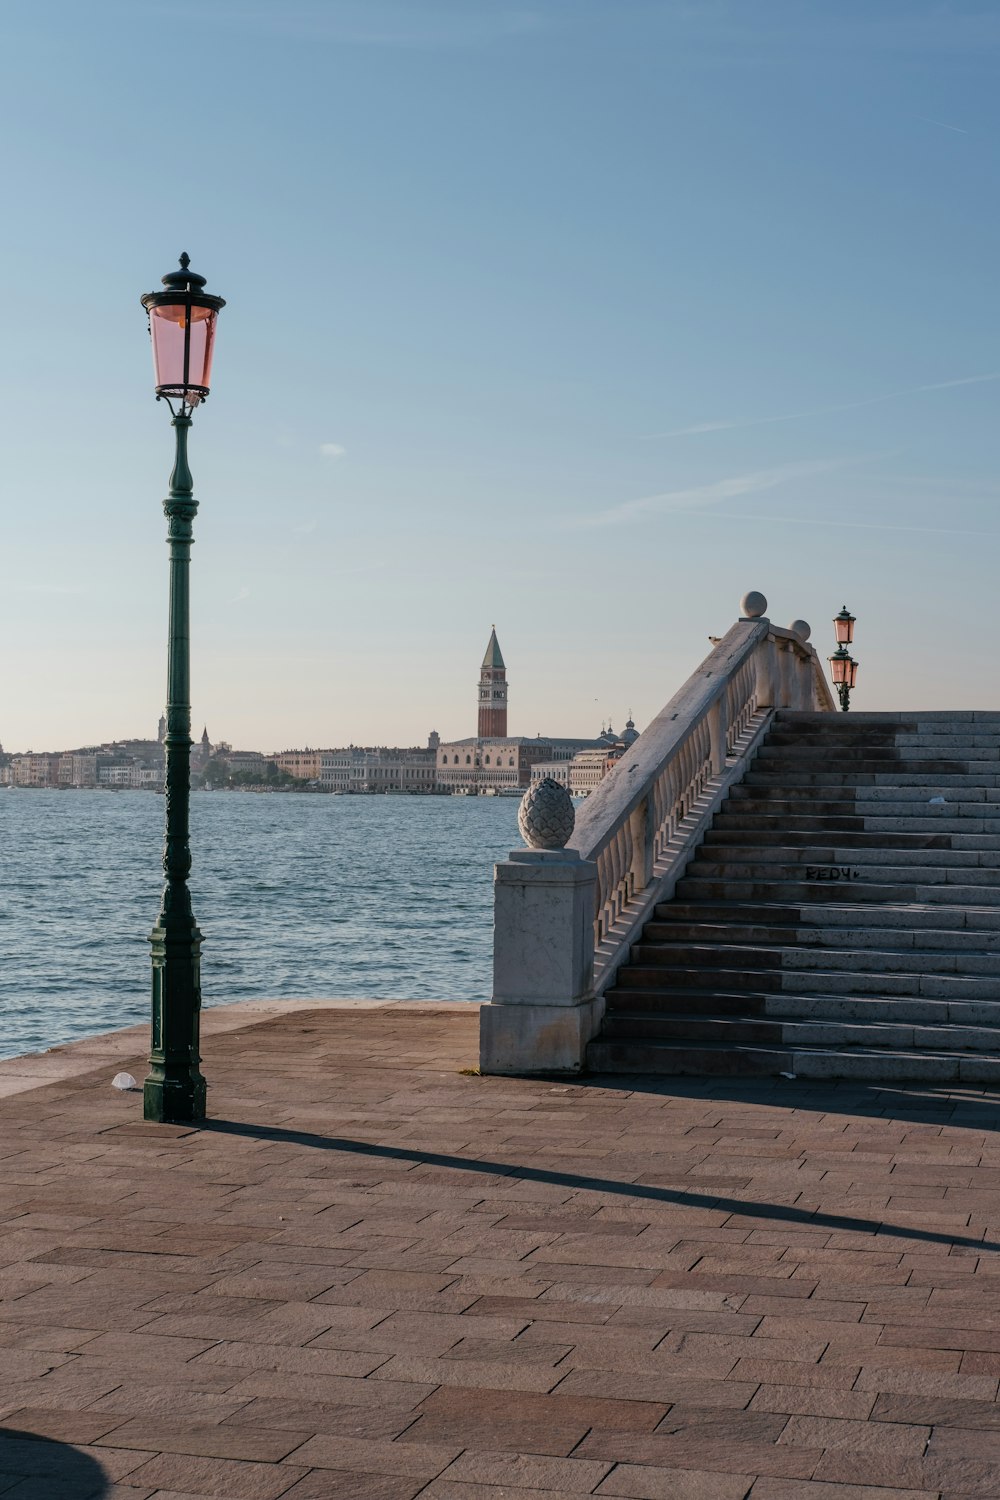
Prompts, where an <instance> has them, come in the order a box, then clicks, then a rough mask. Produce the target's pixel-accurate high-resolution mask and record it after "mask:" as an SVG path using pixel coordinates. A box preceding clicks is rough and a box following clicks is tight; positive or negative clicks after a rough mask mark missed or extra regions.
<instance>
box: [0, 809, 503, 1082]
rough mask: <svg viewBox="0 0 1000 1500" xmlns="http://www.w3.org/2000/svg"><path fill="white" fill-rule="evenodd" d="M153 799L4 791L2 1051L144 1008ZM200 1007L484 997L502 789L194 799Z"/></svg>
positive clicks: (159, 834)
mask: <svg viewBox="0 0 1000 1500" xmlns="http://www.w3.org/2000/svg"><path fill="white" fill-rule="evenodd" d="M162 820H163V799H162V798H161V797H157V796H153V795H151V794H150V793H148V792H85V791H79V792H68V791H67V792H57V791H18V792H14V793H3V792H0V849H2V851H3V905H2V906H0V1057H11V1056H16V1055H17V1054H18V1053H21V1052H28V1051H38V1050H40V1049H42V1048H45V1047H51V1046H54V1045H56V1044H57V1043H60V1042H67V1041H74V1040H76V1039H77V1038H79V1037H82V1036H88V1035H93V1034H94V1033H97V1032H102V1031H109V1030H111V1029H113V1028H114V1027H118V1026H128V1025H132V1024H134V1023H135V1022H137V1021H140V1020H143V1019H144V1018H145V1017H146V1015H147V1014H148V1004H149V1002H148V994H149V948H148V944H147V941H146V940H147V938H148V935H149V930H150V928H151V927H152V925H153V921H154V919H155V916H156V912H157V908H158V905H159V895H160V857H161V848H162V843H163V829H162ZM191 826H192V849H193V854H194V869H193V873H192V880H191V889H192V895H193V899H194V907H195V912H196V914H197V918H198V924H199V926H200V927H201V929H202V932H203V933H204V935H205V946H204V951H203V957H202V987H203V993H204V1001H205V1004H206V1005H219V1004H222V1003H224V1002H226V1001H230V1000H247V999H260V998H267V997H271V998H273V997H276V996H277V997H280V996H295V997H296V998H297V999H298V998H306V999H308V998H311V997H322V996H326V995H340V996H345V997H355V998H357V997H367V998H370V999H394V998H399V997H401V996H403V997H406V998H412V999H417V1000H423V999H427V1000H442V999H444V1000H483V999H486V998H487V996H488V995H489V990H490V968H491V962H492V900H493V895H492V867H493V864H494V862H495V861H496V860H497V859H501V858H503V857H504V856H505V855H506V853H507V851H508V850H509V849H512V848H514V847H515V846H516V845H517V844H518V843H519V842H520V841H519V838H518V834H517V801H516V799H514V798H503V797H485V798H479V797H325V796H269V797H261V796H255V795H253V794H251V793H216V794H213V795H210V796H209V795H199V796H194V797H192V799H191Z"/></svg>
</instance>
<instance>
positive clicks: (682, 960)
mask: <svg viewBox="0 0 1000 1500" xmlns="http://www.w3.org/2000/svg"><path fill="white" fill-rule="evenodd" d="M662 926H663V924H662V923H652V922H651V923H647V925H646V927H645V929H644V930H643V935H642V939H641V941H639V942H638V943H633V944H632V949H631V955H630V964H638V965H639V966H640V967H650V966H661V967H670V968H674V967H680V968H683V967H685V966H691V967H707V968H711V969H717V968H724V969H735V968H742V969H748V970H756V969H775V970H780V971H781V972H782V973H785V974H792V975H793V976H797V975H799V974H801V973H805V972H813V971H815V972H820V971H826V972H833V971H835V970H841V969H848V970H852V971H854V972H857V973H869V972H870V973H877V974H922V975H928V976H929V975H932V974H951V975H956V974H962V975H967V976H969V977H970V978H971V977H982V976H985V975H996V976H1000V949H998V950H997V953H996V954H990V953H984V952H983V951H982V950H979V951H975V950H960V951H959V950H954V949H953V950H943V949H933V948H925V947H919V948H908V949H900V948H896V947H894V946H891V944H890V945H889V946H882V947H877V946H875V945H873V944H869V945H867V946H860V945H859V946H857V947H851V946H850V945H849V944H844V946H842V947H827V946H826V945H821V944H818V943H817V944H811V945H809V944H797V943H781V942H777V943H763V942H762V943H756V944H751V943H735V942H728V943H705V942H703V943H699V942H695V941H691V940H688V941H686V942H685V941H682V940H679V939H677V938H673V939H670V940H668V941H666V942H660V941H657V940H656V939H654V938H653V936H652V934H651V931H650V929H651V928H656V929H657V930H660V929H661V927H662ZM997 999H998V1000H1000V986H998V987H997Z"/></svg>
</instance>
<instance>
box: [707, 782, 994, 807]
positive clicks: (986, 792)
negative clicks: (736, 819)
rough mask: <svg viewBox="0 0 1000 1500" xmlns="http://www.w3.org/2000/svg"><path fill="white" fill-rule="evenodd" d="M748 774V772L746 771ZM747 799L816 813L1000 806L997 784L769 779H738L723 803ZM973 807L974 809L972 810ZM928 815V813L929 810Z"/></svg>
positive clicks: (737, 803) (761, 804)
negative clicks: (785, 782)
mask: <svg viewBox="0 0 1000 1500" xmlns="http://www.w3.org/2000/svg"><path fill="white" fill-rule="evenodd" d="M747 774H748V775H749V774H750V773H749V772H748V773H747ZM939 796H943V797H944V799H945V800H944V802H943V803H938V802H931V798H932V797H939ZM747 803H750V804H752V805H753V806H755V807H758V808H759V809H760V810H761V811H764V810H766V811H768V812H771V811H773V810H774V809H775V805H776V804H777V807H778V809H780V810H786V811H788V812H793V811H794V810H795V809H796V807H797V808H798V810H799V811H800V812H806V811H808V812H809V813H811V814H815V815H816V816H817V817H824V816H827V815H828V814H831V813H832V814H838V813H839V814H844V813H864V812H867V811H869V810H871V811H874V810H875V808H876V807H877V808H879V809H881V808H882V807H884V806H885V805H886V804H894V805H895V808H898V809H899V814H898V815H902V816H905V814H906V812H907V811H910V810H912V807H913V805H914V804H924V805H925V806H929V807H941V808H942V809H950V810H951V812H950V816H952V817H962V816H964V815H966V814H967V813H969V814H971V815H973V816H975V817H996V815H997V810H998V809H1000V788H998V787H987V786H965V787H961V788H955V787H952V788H949V789H947V790H945V789H940V790H939V789H937V788H935V787H933V786H931V787H928V786H924V785H922V784H921V785H918V786H899V787H893V786H888V787H886V786H875V785H872V786H859V787H853V786H850V785H847V784H846V783H845V784H844V785H842V786H841V785H838V786H832V787H814V786H789V787H786V788H783V787H782V786H781V785H780V784H779V783H778V782H777V781H773V782H772V781H768V782H767V783H766V784H762V785H759V786H755V785H751V784H748V783H747V781H746V780H743V781H741V782H738V783H737V784H736V786H732V787H730V789H729V795H728V797H727V798H726V801H725V804H724V806H725V807H726V808H727V809H728V810H732V811H735V810H736V809H737V808H739V810H740V811H742V810H743V809H744V807H745V806H746V804H747ZM973 809H974V810H975V811H974V812H973ZM928 816H931V814H928Z"/></svg>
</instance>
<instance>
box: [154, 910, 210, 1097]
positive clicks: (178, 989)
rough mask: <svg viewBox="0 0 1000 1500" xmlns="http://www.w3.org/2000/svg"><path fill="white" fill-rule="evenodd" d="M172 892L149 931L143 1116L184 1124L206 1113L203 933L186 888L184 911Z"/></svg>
mask: <svg viewBox="0 0 1000 1500" xmlns="http://www.w3.org/2000/svg"><path fill="white" fill-rule="evenodd" d="M171 894H172V893H171V892H170V891H169V888H168V891H167V893H166V896H165V902H164V904H165V907H166V910H165V911H164V912H161V914H160V920H159V921H158V922H157V924H156V926H155V927H154V928H153V931H152V933H151V934H150V940H149V941H150V947H151V949H152V960H153V974H152V978H153V993H152V1022H153V1027H152V1046H151V1048H150V1054H149V1073H148V1075H147V1077H146V1078H145V1080H144V1082H143V1087H142V1106H143V1108H142V1113H143V1118H144V1119H147V1120H155V1121H158V1122H160V1123H170V1124H175V1125H186V1124H190V1123H192V1122H196V1121H200V1120H204V1118H205V1079H204V1077H203V1076H202V1072H201V1068H200V1067H199V1064H200V1062H201V933H200V932H199V930H198V925H197V923H196V922H195V920H194V916H193V915H192V913H191V910H190V901H189V897H188V894H187V889H186V887H185V888H184V891H183V894H182V895H181V897H180V900H179V903H178V904H180V905H181V907H182V910H181V912H177V911H176V910H175V909H174V903H173V902H172V901H171V900H170V896H171Z"/></svg>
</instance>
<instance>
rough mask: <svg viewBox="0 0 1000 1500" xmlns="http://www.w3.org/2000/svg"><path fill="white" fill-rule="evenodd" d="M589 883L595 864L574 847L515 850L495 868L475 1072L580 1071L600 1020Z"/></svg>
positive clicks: (594, 875) (592, 908) (591, 899)
mask: <svg viewBox="0 0 1000 1500" xmlns="http://www.w3.org/2000/svg"><path fill="white" fill-rule="evenodd" d="M567 800H568V798H567ZM596 879H597V866H596V865H594V864H592V863H591V862H590V861H589V860H584V859H581V858H580V856H579V854H578V853H577V851H576V850H575V849H515V850H514V851H513V852H512V853H511V856H510V858H509V859H508V860H506V861H504V863H502V864H498V865H497V866H496V867H495V870H494V882H495V884H494V937H493V998H492V1000H491V1001H490V1003H489V1004H488V1005H484V1006H483V1007H482V1009H481V1011H480V1013H479V1016H480V1021H479V1026H480V1030H479V1066H480V1069H481V1071H482V1072H483V1073H579V1072H580V1070H581V1069H582V1067H583V1065H584V1056H585V1052H586V1047H587V1043H588V1042H589V1041H590V1039H591V1037H592V1036H593V1035H594V1033H595V1031H596V1030H597V1027H598V1025H599V1023H600V1003H599V1002H598V1001H597V1000H596V999H595V998H594V883H595V881H596Z"/></svg>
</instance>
